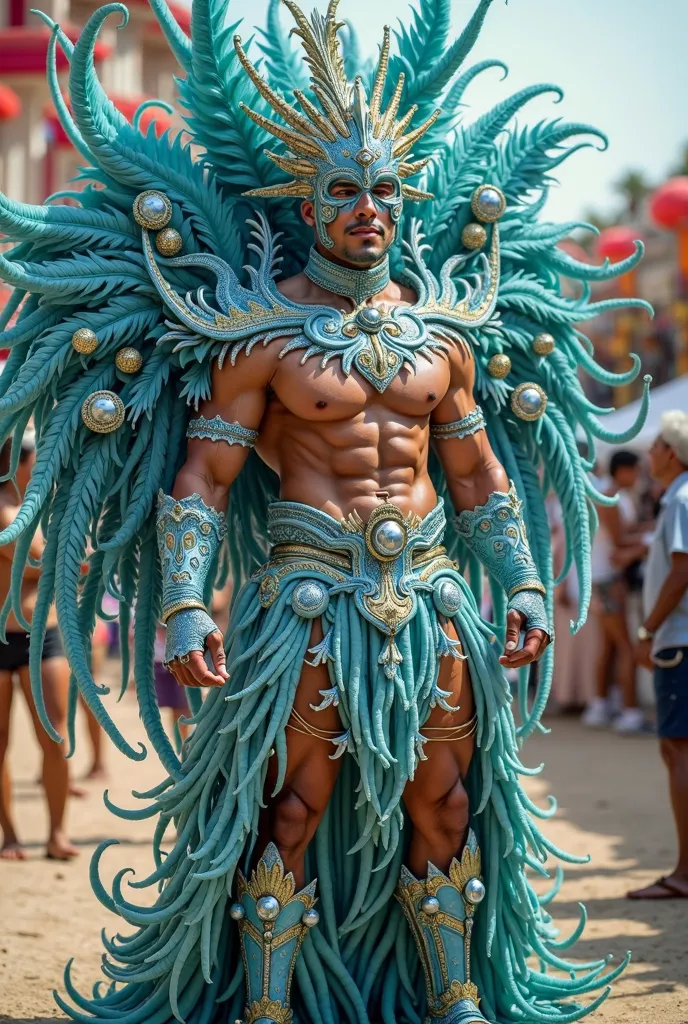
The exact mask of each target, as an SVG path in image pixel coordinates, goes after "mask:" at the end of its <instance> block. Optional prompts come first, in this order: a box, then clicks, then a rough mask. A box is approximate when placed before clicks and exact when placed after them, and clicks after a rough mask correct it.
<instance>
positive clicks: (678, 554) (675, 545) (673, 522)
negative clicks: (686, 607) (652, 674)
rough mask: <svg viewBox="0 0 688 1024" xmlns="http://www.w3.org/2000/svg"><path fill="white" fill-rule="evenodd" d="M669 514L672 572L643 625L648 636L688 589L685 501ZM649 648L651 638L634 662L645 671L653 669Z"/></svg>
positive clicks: (639, 647) (640, 646) (641, 645)
mask: <svg viewBox="0 0 688 1024" xmlns="http://www.w3.org/2000/svg"><path fill="white" fill-rule="evenodd" d="M669 515H670V519H669V522H668V523H667V524H666V527H665V529H666V538H667V542H668V549H669V553H670V555H671V570H670V571H669V575H668V576H667V578H666V579H665V580H664V583H663V584H662V589H661V590H660V592H659V596H658V597H657V600H656V602H655V606H654V608H653V609H652V611H651V612H650V614H649V615H648V616H647V618H646V619H645V621H644V622H643V626H644V627H645V629H646V630H647V632H648V633H656V632H657V630H658V629H659V627H660V626H661V625H662V624H663V623H664V622H665V621H666V619H668V618H669V616H670V615H671V613H672V612H673V611H674V610H675V609H676V608H677V607H678V605H679V603H680V601H681V599H682V597H683V595H684V594H685V593H686V590H688V502H684V501H678V502H677V503H676V505H675V507H674V508H673V509H671V510H670V512H669ZM651 648H652V640H651V639H649V640H641V641H640V643H639V644H638V645H637V648H636V659H637V660H638V661H639V662H640V664H641V665H647V667H648V668H649V667H651V666H652V661H651V657H650V652H651Z"/></svg>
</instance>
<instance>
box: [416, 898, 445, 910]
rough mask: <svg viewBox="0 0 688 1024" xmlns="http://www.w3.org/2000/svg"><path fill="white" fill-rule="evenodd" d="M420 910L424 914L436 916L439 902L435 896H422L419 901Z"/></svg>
mask: <svg viewBox="0 0 688 1024" xmlns="http://www.w3.org/2000/svg"><path fill="white" fill-rule="evenodd" d="M420 909H421V910H422V911H423V913H424V914H437V913H439V909H440V901H439V900H438V899H437V897H436V896H424V897H423V899H422V900H421V901H420Z"/></svg>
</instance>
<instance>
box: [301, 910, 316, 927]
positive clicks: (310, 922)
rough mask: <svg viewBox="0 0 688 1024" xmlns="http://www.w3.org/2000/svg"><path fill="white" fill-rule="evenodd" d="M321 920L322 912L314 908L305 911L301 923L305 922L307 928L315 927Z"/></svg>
mask: <svg viewBox="0 0 688 1024" xmlns="http://www.w3.org/2000/svg"><path fill="white" fill-rule="evenodd" d="M319 920H320V914H319V913H318V911H317V910H313V909H311V910H306V911H304V913H303V914H302V916H301V923H302V924H305V926H306V928H315V926H316V924H317V923H318V921H319Z"/></svg>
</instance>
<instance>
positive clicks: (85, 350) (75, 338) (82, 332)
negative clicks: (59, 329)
mask: <svg viewBox="0 0 688 1024" xmlns="http://www.w3.org/2000/svg"><path fill="white" fill-rule="evenodd" d="M72 348H73V349H74V351H75V352H78V353H79V354H80V355H82V356H90V355H91V354H92V353H93V352H95V350H96V349H97V348H98V336H97V334H96V332H95V331H92V330H91V328H90V327H80V328H79V329H78V330H77V331H74V334H73V335H72Z"/></svg>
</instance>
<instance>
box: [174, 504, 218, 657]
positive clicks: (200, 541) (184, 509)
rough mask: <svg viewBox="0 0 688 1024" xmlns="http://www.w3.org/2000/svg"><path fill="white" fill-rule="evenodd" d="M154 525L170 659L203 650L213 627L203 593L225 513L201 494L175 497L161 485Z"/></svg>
mask: <svg viewBox="0 0 688 1024" xmlns="http://www.w3.org/2000/svg"><path fill="white" fill-rule="evenodd" d="M157 527H158V549H159V551H160V561H161V563H162V615H161V618H162V621H163V622H164V623H166V624H167V638H166V641H165V663H168V662H170V661H173V660H174V659H175V658H179V657H181V656H182V655H184V654H188V653H189V651H202V650H203V648H204V646H205V638H206V637H207V636H208V634H209V633H214V632H215V630H216V629H217V626H216V625H215V623H214V622H213V620H212V619H211V618H210V616H209V615H208V613H207V611H206V606H205V601H204V600H203V594H204V590H205V584H206V580H207V577H208V570H209V569H210V566H211V564H212V561H213V556H214V555H215V553H216V552H217V550H218V548H219V546H220V544H221V543H222V540H223V538H224V536H225V533H226V531H227V526H226V523H225V517H224V513H222V512H216V511H215V509H214V508H210V507H209V506H208V505H206V504H205V502H204V501H203V499H202V498H201V496H200V494H192V495H190V496H189V497H188V498H181V499H180V500H179V501H176V500H175V499H174V498H171V497H170V496H169V495H168V494H163V492H162V491H160V493H159V495H158V518H157Z"/></svg>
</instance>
